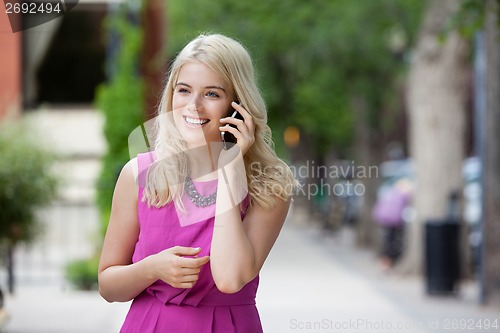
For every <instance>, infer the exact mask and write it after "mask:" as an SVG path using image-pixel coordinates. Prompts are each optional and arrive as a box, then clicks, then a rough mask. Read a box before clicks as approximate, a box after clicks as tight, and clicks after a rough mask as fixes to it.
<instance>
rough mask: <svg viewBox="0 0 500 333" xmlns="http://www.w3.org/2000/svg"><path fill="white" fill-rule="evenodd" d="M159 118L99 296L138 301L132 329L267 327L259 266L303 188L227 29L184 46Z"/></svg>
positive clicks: (115, 230) (129, 170)
mask: <svg viewBox="0 0 500 333" xmlns="http://www.w3.org/2000/svg"><path fill="white" fill-rule="evenodd" d="M234 111H237V112H238V113H239V114H240V118H239V119H238V117H231V115H236V114H235V112H234ZM156 122H157V127H158V130H157V133H156V143H155V150H154V151H152V152H149V153H146V154H139V155H138V156H137V158H133V159H132V160H131V161H130V162H129V163H127V165H125V167H124V168H123V169H122V171H121V174H120V176H119V178H118V180H117V184H116V188H115V193H114V197H113V203H112V210H111V217H110V221H109V226H108V230H107V233H106V237H105V240H104V245H103V250H102V256H101V261H100V264H99V290H100V293H101V295H102V296H103V297H104V298H105V299H106V300H107V301H109V302H115V301H118V302H126V301H129V300H132V299H133V302H132V305H131V307H130V310H129V312H128V314H127V317H126V319H125V322H124V324H123V326H122V329H121V332H124V333H126V332H134V333H135V332H143V333H148V332H175V333H183V332H199V333H204V332H205V333H208V332H224V333H230V332H249V333H250V332H252V333H256V332H262V327H261V323H260V319H259V314H258V311H257V308H256V305H255V296H256V292H257V287H258V281H259V271H260V269H261V267H262V265H263V264H264V261H265V259H266V257H267V256H268V254H269V252H270V251H271V248H272V247H273V244H274V243H275V241H276V239H277V237H278V235H279V233H280V230H281V228H282V225H283V223H284V221H285V217H286V215H287V212H288V209H289V205H290V200H291V194H292V192H293V190H294V188H295V186H296V181H295V179H294V178H293V175H292V172H291V170H290V168H289V167H288V166H287V165H286V164H285V163H284V162H283V161H282V160H281V159H279V158H278V157H277V155H276V153H275V152H274V149H273V146H272V140H271V130H270V128H269V126H268V125H267V114H266V107H265V104H264V101H263V99H262V96H261V94H260V93H259V91H258V88H257V86H256V83H255V78H254V69H253V65H252V61H251V58H250V56H249V54H248V52H247V51H246V50H245V48H244V47H243V46H242V45H241V44H240V43H238V42H237V41H235V40H234V39H231V38H228V37H226V36H223V35H218V34H212V35H200V36H199V37H197V38H195V39H194V40H193V41H191V42H190V43H189V44H187V45H186V46H185V48H184V49H183V50H182V51H181V52H180V53H179V54H178V56H177V57H176V59H175V61H174V63H173V64H172V66H171V69H170V73H169V77H168V82H167V84H166V87H165V90H164V92H163V95H162V100H161V103H160V106H159V116H158V117H157V120H156ZM231 135H232V137H233V138H234V140H231V138H230V136H231ZM231 141H233V142H232V143H231Z"/></svg>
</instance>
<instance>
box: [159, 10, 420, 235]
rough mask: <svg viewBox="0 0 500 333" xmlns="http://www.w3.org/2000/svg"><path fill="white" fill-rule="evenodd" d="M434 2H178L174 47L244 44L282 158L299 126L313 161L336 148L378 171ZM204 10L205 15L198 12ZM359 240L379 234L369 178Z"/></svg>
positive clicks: (174, 12)
mask: <svg viewBox="0 0 500 333" xmlns="http://www.w3.org/2000/svg"><path fill="white" fill-rule="evenodd" d="M424 5H425V1H420V0H400V1H395V0H378V1H359V0H358V1H355V0H354V1H353V0H349V1H346V0H336V1H322V0H312V1H300V0H289V1H280V2H272V1H255V0H253V1H249V0H241V1H229V0H222V1H219V2H218V3H217V6H208V7H207V6H206V2H204V1H203V0H192V1H189V2H182V1H176V2H170V3H169V8H168V14H169V22H170V23H171V28H170V36H169V43H170V50H171V51H176V50H179V49H180V48H181V46H182V45H183V44H184V43H185V42H186V41H187V40H188V39H191V38H192V37H194V36H195V35H196V34H198V33H200V32H204V31H210V32H221V33H224V34H227V35H229V36H233V37H235V38H236V39H238V40H241V41H242V42H243V43H244V44H245V45H246V46H247V47H249V49H250V52H251V53H252V54H253V58H254V59H255V60H256V65H257V68H258V74H259V79H260V85H261V87H262V91H263V93H264V95H265V98H266V101H267V104H268V107H269V122H270V125H271V127H272V128H273V132H274V135H275V136H274V139H275V142H276V144H277V147H278V150H279V151H280V152H281V153H282V154H283V152H284V149H283V144H282V140H281V137H280V135H281V133H282V131H283V130H284V129H285V128H286V127H287V126H289V125H294V126H297V127H298V128H300V130H301V133H302V136H303V137H307V138H309V141H310V142H311V143H312V144H311V147H308V151H309V152H310V154H311V155H309V157H308V158H310V159H314V160H315V161H316V162H319V163H321V161H323V160H324V156H325V154H326V153H327V152H329V151H332V150H333V151H334V152H335V153H336V155H337V156H339V157H342V158H351V159H355V160H356V164H359V165H364V166H369V165H376V164H378V163H379V161H380V159H381V155H382V152H381V149H380V147H381V146H382V145H383V138H384V136H383V135H382V133H388V132H391V131H393V130H394V129H395V128H396V127H397V126H398V125H399V124H398V123H397V121H396V118H397V117H401V115H402V114H404V112H403V98H402V96H401V93H400V91H401V90H402V89H401V86H402V85H403V82H404V81H403V80H402V74H404V72H405V70H406V68H407V64H408V54H409V52H408V51H409V47H410V46H411V45H412V43H413V39H414V36H415V31H416V30H417V27H418V23H419V20H420V13H421V11H422V8H423V7H424ZM193 8H197V9H199V10H193ZM365 181H366V182H367V193H366V198H365V209H364V213H363V219H362V221H360V222H361V223H360V224H359V225H360V232H359V235H360V239H361V242H363V243H370V241H371V240H370V238H372V236H373V235H374V233H373V232H371V230H369V229H367V228H369V227H370V226H372V225H373V223H372V222H371V220H370V218H369V216H370V210H371V207H372V204H373V201H374V199H375V188H376V182H377V179H366V180H365Z"/></svg>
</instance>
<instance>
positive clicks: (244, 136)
mask: <svg viewBox="0 0 500 333" xmlns="http://www.w3.org/2000/svg"><path fill="white" fill-rule="evenodd" d="M231 106H232V107H233V108H234V109H235V110H236V111H238V112H239V113H240V115H241V116H242V117H243V120H241V119H237V118H234V117H226V118H222V119H221V120H220V122H221V123H222V126H221V127H219V130H220V131H221V132H229V133H231V134H233V135H234V137H235V138H236V140H237V141H236V143H237V144H238V146H240V148H241V152H242V153H243V154H244V153H245V152H246V151H247V150H248V149H249V148H250V146H251V145H252V144H253V143H254V141H255V125H254V122H253V117H252V115H251V114H250V112H248V111H247V110H246V109H245V108H244V107H243V106H241V105H239V104H237V103H235V102H232V103H231ZM231 125H234V126H236V128H235V127H232V126H231Z"/></svg>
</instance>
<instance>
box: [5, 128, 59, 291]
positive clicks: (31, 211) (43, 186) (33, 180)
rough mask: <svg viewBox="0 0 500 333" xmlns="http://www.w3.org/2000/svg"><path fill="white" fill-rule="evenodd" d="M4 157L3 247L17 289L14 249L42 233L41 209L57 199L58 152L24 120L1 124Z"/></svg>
mask: <svg viewBox="0 0 500 333" xmlns="http://www.w3.org/2000/svg"><path fill="white" fill-rule="evenodd" d="M0 156H1V157H2V158H0V246H2V248H3V249H4V250H5V251H6V253H7V270H8V277H9V290H10V292H13V291H14V275H13V256H12V255H13V251H14V248H15V246H16V245H17V244H19V243H20V242H30V241H32V240H33V239H34V238H35V237H36V236H37V235H38V233H39V232H40V230H41V227H40V223H39V220H38V216H37V211H38V210H39V209H40V208H43V207H45V206H47V205H48V204H49V203H50V202H51V201H52V200H53V199H54V198H55V196H56V191H57V184H58V180H57V178H56V176H55V174H54V173H53V170H52V163H53V162H54V161H55V155H54V154H52V153H50V152H49V151H47V150H46V149H44V148H42V147H41V146H40V145H39V144H38V143H37V138H36V137H35V136H33V135H32V134H31V133H30V132H29V131H28V130H27V129H26V128H24V127H23V126H22V125H21V124H20V123H10V122H7V123H4V124H2V125H1V126H0Z"/></svg>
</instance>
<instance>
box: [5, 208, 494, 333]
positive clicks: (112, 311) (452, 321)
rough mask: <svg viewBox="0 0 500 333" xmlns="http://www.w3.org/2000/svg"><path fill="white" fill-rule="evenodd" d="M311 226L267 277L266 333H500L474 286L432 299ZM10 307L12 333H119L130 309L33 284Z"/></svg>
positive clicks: (261, 296) (345, 237)
mask: <svg viewBox="0 0 500 333" xmlns="http://www.w3.org/2000/svg"><path fill="white" fill-rule="evenodd" d="M304 221H307V219H306V216H304V215H303V213H301V211H300V210H296V211H295V214H294V215H293V218H291V219H290V220H289V221H288V222H287V224H286V226H285V228H284V230H283V232H282V234H281V235H280V238H279V239H278V241H277V243H276V246H275V247H274V249H273V251H272V252H271V255H270V257H269V258H268V260H267V262H266V264H265V266H264V268H263V270H262V273H261V286H260V289H259V293H258V297H257V304H258V307H259V310H260V313H261V318H262V322H263V325H264V328H265V332H270V333H286V332H460V331H469V332H484V331H488V332H490V331H491V332H494V331H500V328H496V329H493V328H491V329H489V330H486V329H484V327H485V325H488V323H489V324H490V325H491V324H493V323H494V322H495V320H497V324H498V325H500V323H499V322H498V321H500V311H498V310H493V309H489V308H482V307H480V306H479V305H477V290H476V286H475V285H474V284H468V285H464V286H463V288H462V292H461V295H460V296H459V297H456V298H449V297H428V296H426V295H425V293H424V291H423V290H424V289H423V283H422V281H421V279H418V278H400V277H397V276H391V275H387V274H385V273H382V272H380V271H378V270H377V267H376V264H375V258H374V256H373V255H372V254H370V253H367V252H362V251H360V250H357V249H355V248H354V247H353V246H352V235H351V234H350V232H349V231H348V230H344V231H342V232H340V233H339V234H336V235H333V236H331V235H330V236H329V235H325V234H323V233H322V232H321V231H320V230H319V229H317V228H315V227H314V226H313V225H311V224H307V223H305V222H304ZM6 304H7V308H8V310H9V312H10V314H11V316H12V318H11V321H10V322H9V324H8V325H7V327H6V328H5V332H6V333H100V332H103V333H108V332H118V330H119V327H120V325H121V323H122V321H123V318H124V316H125V314H126V311H127V309H128V306H129V304H128V303H125V304H123V303H113V304H108V303H106V302H105V301H104V300H103V299H102V298H100V296H99V295H98V294H97V292H78V291H71V290H63V289H62V287H61V285H60V284H58V285H51V284H36V283H33V281H32V282H31V283H23V284H22V285H20V286H19V288H18V293H17V294H16V295H15V296H9V297H8V298H7V300H6ZM479 324H482V325H483V329H478V328H477V327H476V325H479ZM460 325H464V328H463V329H460V327H461V326H460ZM473 325H474V326H473ZM467 328H470V329H467ZM222 333H224V332H222Z"/></svg>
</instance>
